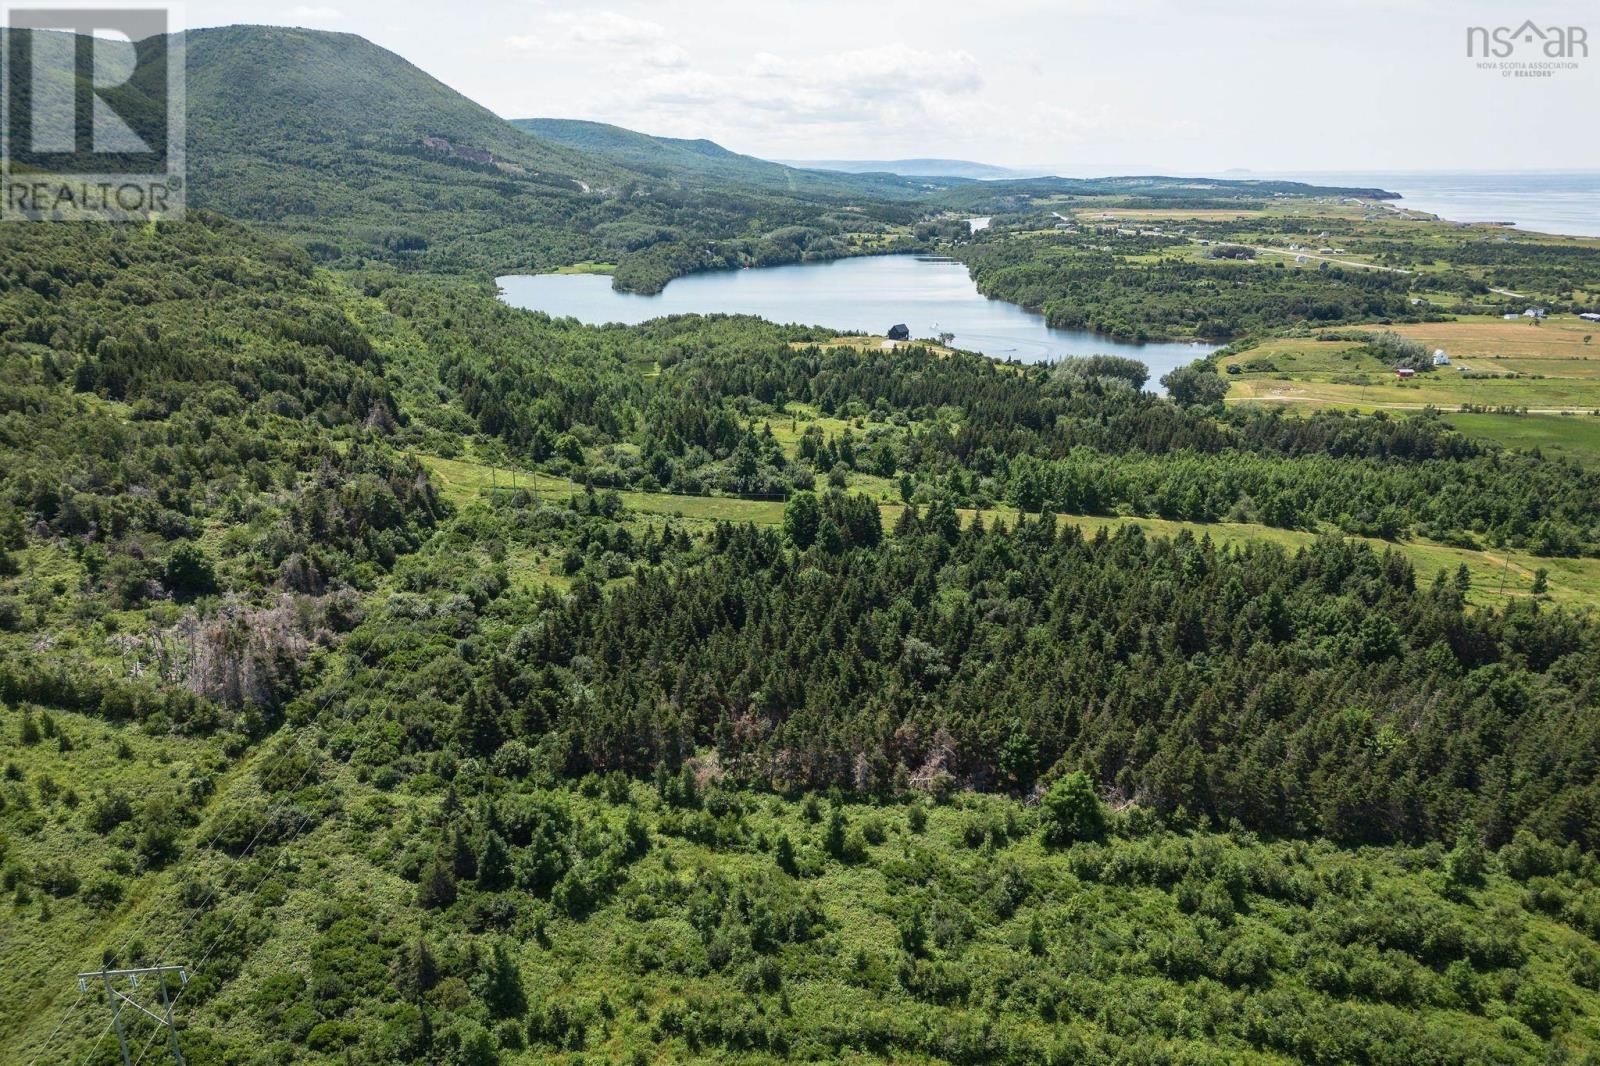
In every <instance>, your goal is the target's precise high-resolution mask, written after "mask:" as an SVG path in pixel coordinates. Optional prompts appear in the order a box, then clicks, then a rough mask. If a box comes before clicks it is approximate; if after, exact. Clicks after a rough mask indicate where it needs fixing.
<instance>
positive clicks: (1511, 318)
mask: <svg viewBox="0 0 1600 1066" xmlns="http://www.w3.org/2000/svg"><path fill="white" fill-rule="evenodd" d="M1500 317H1501V318H1503V319H1505V320H1506V321H1507V322H1515V321H1516V320H1517V319H1519V318H1521V317H1522V316H1521V315H1519V314H1517V313H1516V312H1512V313H1511V314H1509V315H1501V316H1500Z"/></svg>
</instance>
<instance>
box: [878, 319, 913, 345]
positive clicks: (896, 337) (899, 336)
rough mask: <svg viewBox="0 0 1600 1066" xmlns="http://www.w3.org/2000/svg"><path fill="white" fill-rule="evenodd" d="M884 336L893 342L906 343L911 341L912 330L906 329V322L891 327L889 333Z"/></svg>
mask: <svg viewBox="0 0 1600 1066" xmlns="http://www.w3.org/2000/svg"><path fill="white" fill-rule="evenodd" d="M884 336H886V337H888V338H889V339H890V340H892V341H906V340H910V339H911V330H909V329H908V328H906V324H905V323H904V322H901V323H899V324H898V325H894V326H890V327H889V332H888V333H886V334H884Z"/></svg>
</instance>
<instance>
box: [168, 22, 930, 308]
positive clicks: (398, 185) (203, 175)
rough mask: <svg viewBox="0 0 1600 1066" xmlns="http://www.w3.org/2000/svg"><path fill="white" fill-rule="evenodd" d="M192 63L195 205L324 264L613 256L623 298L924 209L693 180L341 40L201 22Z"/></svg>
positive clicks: (511, 264)
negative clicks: (564, 138) (539, 124)
mask: <svg viewBox="0 0 1600 1066" xmlns="http://www.w3.org/2000/svg"><path fill="white" fill-rule="evenodd" d="M188 63H189V138H190V145H189V148H190V150H189V160H190V190H191V192H190V203H191V204H192V205H194V206H198V207H206V208H212V209H215V210H217V211H220V212H223V213H225V214H228V215H231V216H233V217H237V218H243V219H248V220H251V221H254V222H257V223H260V224H263V225H265V226H266V227H268V228H269V229H271V230H273V231H275V232H277V233H279V234H281V235H284V236H287V237H289V238H291V239H293V240H295V241H296V242H297V243H300V244H302V245H303V246H304V247H306V248H307V249H308V250H309V251H311V252H312V254H313V255H314V256H315V257H316V258H318V259H319V260H321V261H324V262H329V263H334V264H339V265H344V266H353V265H359V264H360V263H362V262H364V261H366V260H369V259H374V258H377V259H385V260H398V261H402V262H406V263H408V264H410V265H415V266H421V267H425V268H428V269H470V270H477V271H483V272H511V271H516V270H539V269H548V268H552V267H556V266H560V265H564V264H567V263H573V262H578V261H583V260H591V261H595V260H597V261H604V262H608V263H613V264H616V270H615V281H616V284H617V285H618V287H622V288H632V289H637V290H641V291H651V290H655V289H659V288H660V287H661V286H662V285H664V284H666V282H667V281H668V280H670V279H671V278H672V277H675V276H677V275H678V274H682V273H685V272H688V271H690V270H697V269H706V268H713V267H726V266H738V265H741V264H743V263H748V262H756V261H761V262H766V261H786V260H790V259H796V258H800V257H802V256H808V255H809V256H834V255H839V254H848V253H849V252H850V251H851V248H852V246H851V244H850V243H849V241H847V240H841V239H839V238H840V235H843V234H855V235H862V234H868V235H871V234H877V235H887V233H888V231H889V230H890V229H892V228H895V227H904V225H905V224H906V223H908V222H909V221H911V220H912V219H913V218H914V217H915V214H916V212H915V211H913V210H911V209H909V208H906V207H896V206H894V205H892V204H889V203H887V202H886V201H878V200H873V199H872V198H871V197H868V196H864V195H863V194H862V193H861V192H859V191H857V192H855V194H854V195H853V197H852V199H853V200H854V201H857V203H855V204H849V205H847V204H843V203H841V200H842V199H843V195H844V194H843V190H840V189H833V188H830V187H829V186H828V185H827V183H826V182H821V181H819V182H816V183H813V185H812V186H811V187H804V183H802V187H800V188H797V189H787V188H783V187H782V186H784V185H785V184H786V183H784V182H779V181H776V180H774V179H772V178H770V177H767V178H765V179H764V180H756V178H757V176H758V174H759V173H760V172H761V168H762V167H765V168H769V169H770V170H781V169H783V168H780V167H777V165H776V164H761V163H760V161H757V160H750V161H748V163H743V162H741V163H738V164H737V165H735V164H731V163H726V164H721V165H718V166H716V167H710V168H709V169H707V170H705V171H704V177H705V178H706V180H705V181H697V182H695V183H694V184H693V185H692V186H690V185H686V184H685V183H684V182H682V181H681V180H678V179H679V178H681V176H682V175H683V174H684V173H686V170H685V168H682V167H680V168H678V169H677V170H676V171H673V170H671V169H670V168H665V169H664V168H661V167H646V166H640V165H639V164H638V161H637V160H635V161H634V162H632V163H630V162H629V161H628V160H627V159H626V158H619V156H618V153H615V152H604V151H598V150H595V148H596V146H595V145H590V146H588V147H584V146H581V145H580V146H572V145H568V144H561V143H556V141H554V140H552V139H550V138H547V137H543V136H539V135H537V134H535V133H530V132H528V131H527V130H524V129H518V128H517V127H515V126H513V125H512V124H510V123H508V122H506V121H504V120H502V119H500V118H499V117H498V116H496V115H495V114H494V113H493V112H491V111H489V110H488V109H486V108H484V107H482V106H480V105H478V104H476V103H474V102H473V101H471V100H469V99H467V98H466V97H464V96H462V95H461V94H460V93H457V92H456V91H454V90H453V89H451V88H449V87H448V86H446V85H444V84H443V83H441V82H439V81H438V80H437V79H435V78H433V77H431V76H429V75H428V74H426V73H425V72H423V71H422V70H420V69H418V68H417V67H415V66H414V65H412V64H411V63H409V62H407V61H406V60H404V59H402V58H401V57H400V56H398V55H395V54H394V53H392V52H389V51H387V50H386V49H383V48H380V47H378V46H377V45H374V44H372V43H371V42H369V41H366V40H364V39H362V38H359V37H354V36H351V35H348V34H337V33H327V32H322V31H315V30H304V29H287V28H282V27H267V26H229V27H224V28H220V29H208V30H200V31H197V32H194V33H191V34H190V35H189V44H188ZM720 151H721V150H720V149H718V150H717V152H720ZM680 153H681V154H685V155H690V154H695V153H694V152H692V151H691V150H690V149H688V148H682V149H680ZM699 154H700V156H701V157H702V158H705V159H708V160H709V159H712V158H713V157H714V156H715V155H716V153H713V152H705V151H702V152H701V153H699ZM724 154H726V155H728V156H729V157H731V158H733V159H736V160H742V159H743V158H744V157H735V156H733V155H732V153H724ZM741 176H742V177H743V179H744V181H745V183H744V184H733V183H734V182H735V181H736V180H739V179H740V177H741ZM796 227H799V229H798V230H797V229H796ZM769 238H772V239H769ZM857 239H859V238H857Z"/></svg>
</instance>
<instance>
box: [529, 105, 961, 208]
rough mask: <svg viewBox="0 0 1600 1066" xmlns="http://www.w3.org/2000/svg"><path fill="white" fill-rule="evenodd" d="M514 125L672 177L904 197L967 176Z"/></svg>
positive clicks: (577, 122)
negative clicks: (839, 166) (832, 165)
mask: <svg viewBox="0 0 1600 1066" xmlns="http://www.w3.org/2000/svg"><path fill="white" fill-rule="evenodd" d="M511 125H513V126H515V127H516V128H518V129H520V130H523V131H525V132H527V133H531V134H533V135H534V136H537V137H540V138H543V139H544V140H546V141H549V142H552V143H554V144H560V145H564V146H565V147H568V148H572V149H577V150H579V151H583V152H591V153H594V154H595V155H598V156H601V157H604V158H606V159H608V160H610V161H612V162H614V163H617V164H619V165H622V166H627V167H631V168H634V169H638V170H642V171H644V172H646V173H649V174H651V175H653V176H655V177H659V178H662V179H668V180H676V181H685V180H705V179H708V178H712V179H717V180H721V181H733V182H741V183H745V184H750V185H755V186H758V187H761V188H766V189H773V190H780V191H783V192H787V193H793V194H797V195H809V196H826V197H845V198H850V197H859V196H863V195H867V196H877V197H884V198H887V199H895V200H903V199H912V198H917V197H924V196H926V195H928V193H929V192H930V191H932V190H937V189H942V188H948V187H950V186H952V185H956V184H960V183H962V182H963V181H965V180H969V179H963V178H960V177H959V176H946V177H945V178H944V179H943V180H939V181H934V182H931V183H930V182H928V181H918V180H911V179H910V178H908V177H905V176H902V175H895V174H889V173H870V174H868V173H858V172H846V171H841V170H836V169H835V170H829V169H818V168H805V167H796V166H791V165H789V164H787V163H781V162H774V161H772V160H768V159H759V158H757V157H755V156H752V155H744V154H742V153H739V152H735V151H731V150H730V149H727V148H724V147H723V146H722V145H720V144H718V143H716V142H715V141H711V140H706V139H704V138H696V139H692V140H691V139H685V138H680V137H657V136H653V135H651V134H648V133H640V132H638V131H636V130H630V129H625V128H623V127H621V126H613V125H610V124H609V123H605V122H590V121H585V120H581V119H565V118H519V119H512V120H511Z"/></svg>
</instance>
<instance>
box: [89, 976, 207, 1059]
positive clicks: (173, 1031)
mask: <svg viewBox="0 0 1600 1066" xmlns="http://www.w3.org/2000/svg"><path fill="white" fill-rule="evenodd" d="M169 973H175V974H177V975H178V983H179V984H183V985H187V984H188V983H189V971H188V970H186V969H185V968H184V967H182V966H138V967H135V968H133V969H129V970H108V969H105V968H104V967H102V968H101V969H98V970H90V971H89V972H87V973H80V974H79V975H78V991H79V992H87V991H89V982H90V981H99V982H100V983H101V984H102V985H103V986H104V987H105V990H106V1003H107V1004H108V1005H109V1006H110V1007H111V1024H112V1025H113V1026H114V1027H115V1028H116V1030H117V1043H118V1044H119V1045H121V1047H122V1066H133V1063H132V1061H131V1060H130V1059H129V1058H128V1034H127V1032H126V1031H124V1029H123V1028H122V1005H123V1004H124V1003H126V1004H128V1005H129V1006H130V1007H132V1008H133V1009H134V1010H137V1011H139V1012H140V1013H141V1014H144V1015H146V1016H148V1017H150V1018H151V1019H153V1020H154V1021H155V1023H156V1024H157V1025H161V1026H165V1027H166V1030H167V1034H168V1035H169V1036H170V1037H171V1038H172V1058H173V1060H174V1061H176V1062H177V1064H178V1066H183V1052H182V1051H181V1050H179V1048H178V1027H177V1026H176V1025H174V1024H173V1022H172V999H171V998H170V997H169V996H168V995H167V980H166V975H167V974H169ZM151 975H153V976H154V977H155V979H156V984H157V985H159V986H160V988H161V1008H162V1013H161V1014H157V1013H155V1012H154V1011H151V1010H147V1009H146V1008H145V1007H144V1006H142V1005H141V1004H139V1003H136V1002H134V1000H133V997H131V996H129V995H128V994H127V993H126V992H123V991H122V990H121V989H120V988H118V987H117V986H116V984H115V982H119V981H121V980H123V979H126V980H127V982H128V987H129V988H130V989H136V988H138V987H139V978H141V977H147V976H151Z"/></svg>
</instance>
